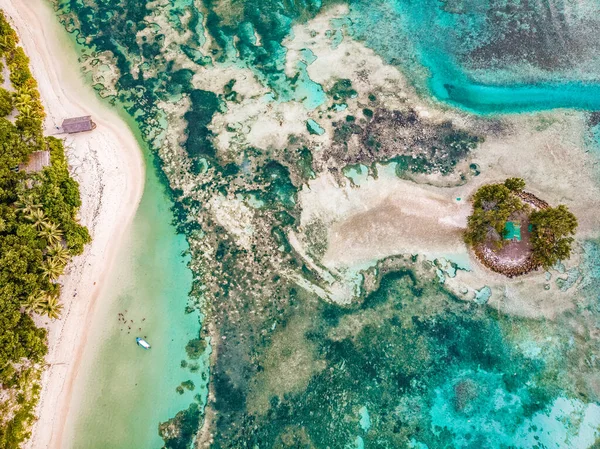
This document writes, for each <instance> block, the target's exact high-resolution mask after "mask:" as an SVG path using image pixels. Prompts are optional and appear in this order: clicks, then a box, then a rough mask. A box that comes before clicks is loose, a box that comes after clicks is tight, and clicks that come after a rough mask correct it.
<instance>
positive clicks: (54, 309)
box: [40, 295, 63, 320]
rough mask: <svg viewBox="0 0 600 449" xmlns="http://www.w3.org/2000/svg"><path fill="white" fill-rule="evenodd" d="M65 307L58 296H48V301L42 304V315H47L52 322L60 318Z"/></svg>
mask: <svg viewBox="0 0 600 449" xmlns="http://www.w3.org/2000/svg"><path fill="white" fill-rule="evenodd" d="M62 308H63V305H62V304H61V303H60V301H59V300H58V298H57V297H56V296H50V295H47V296H46V299H45V300H44V301H43V302H42V305H41V308H40V314H41V315H46V316H47V317H48V318H50V319H51V320H55V319H56V318H59V317H60V313H61V312H62Z"/></svg>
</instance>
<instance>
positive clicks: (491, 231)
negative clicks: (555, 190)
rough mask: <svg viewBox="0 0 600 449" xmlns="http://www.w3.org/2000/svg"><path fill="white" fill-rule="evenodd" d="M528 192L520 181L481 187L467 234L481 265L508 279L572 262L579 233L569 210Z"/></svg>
mask: <svg viewBox="0 0 600 449" xmlns="http://www.w3.org/2000/svg"><path fill="white" fill-rule="evenodd" d="M524 188H525V181H524V180H523V179H521V178H509V179H507V180H506V181H504V183H501V184H488V185H484V186H482V187H480V188H479V190H477V192H476V193H475V195H474V196H473V198H472V201H473V213H472V214H471V216H470V217H469V218H468V223H467V230H466V231H465V242H466V243H467V244H468V245H469V246H471V247H472V248H473V251H474V253H475V255H476V256H477V258H478V259H479V261H480V262H481V263H482V264H483V265H485V266H486V267H487V268H489V269H491V270H493V271H495V272H497V273H501V274H504V275H506V276H508V277H514V276H519V275H523V274H526V273H529V272H531V271H533V270H537V269H538V268H540V267H542V268H544V269H548V268H550V267H552V266H554V265H555V264H556V263H558V262H559V261H561V260H566V259H569V257H570V256H571V248H572V245H573V242H574V238H573V235H574V234H575V230H576V229H577V218H576V217H575V216H574V215H573V214H572V213H571V212H570V211H569V209H567V207H566V206H564V205H559V206H557V207H551V206H550V205H549V204H548V203H546V202H545V201H543V200H541V199H539V198H537V197H536V196H534V195H533V194H531V193H529V192H526V191H524Z"/></svg>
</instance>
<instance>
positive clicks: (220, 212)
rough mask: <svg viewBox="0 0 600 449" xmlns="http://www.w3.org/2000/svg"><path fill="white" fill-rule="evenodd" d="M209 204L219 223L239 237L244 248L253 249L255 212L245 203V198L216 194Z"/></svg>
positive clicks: (238, 240)
mask: <svg viewBox="0 0 600 449" xmlns="http://www.w3.org/2000/svg"><path fill="white" fill-rule="evenodd" d="M209 204H210V207H211V209H212V212H213V214H214V216H215V219H216V220H217V221H218V222H219V224H220V225H221V226H223V227H224V228H225V229H227V231H228V232H229V233H230V234H232V235H234V236H235V237H237V243H238V244H239V245H240V246H241V247H242V248H244V249H246V250H248V251H252V234H253V233H254V226H253V224H252V219H253V216H254V212H253V210H252V209H251V208H250V207H248V206H247V205H246V204H245V203H244V201H243V199H242V198H227V197H225V196H223V195H216V196H214V197H213V198H212V199H211V201H210V203H209Z"/></svg>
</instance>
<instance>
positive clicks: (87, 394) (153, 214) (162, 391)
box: [67, 154, 206, 449]
mask: <svg viewBox="0 0 600 449" xmlns="http://www.w3.org/2000/svg"><path fill="white" fill-rule="evenodd" d="M146 165H147V170H146V184H145V189H144V193H143V197H142V200H141V203H140V206H139V209H138V211H137V213H136V215H135V218H134V221H133V224H132V226H131V229H130V230H129V232H128V234H127V235H126V237H125V242H126V243H125V245H124V246H123V247H122V248H121V249H120V250H119V254H118V258H117V262H116V265H115V268H114V270H113V271H112V273H111V274H110V277H109V279H108V280H107V286H106V287H105V288H106V290H105V292H104V293H103V295H102V297H101V298H99V302H103V301H107V302H109V303H110V304H111V306H110V307H109V308H108V309H107V310H102V308H103V307H102V305H100V306H99V308H100V310H101V312H100V313H99V316H98V319H97V320H96V319H95V321H94V322H95V325H94V327H93V328H92V330H91V332H90V334H89V340H90V344H89V345H88V348H89V351H88V353H89V354H90V356H88V357H87V358H85V359H84V361H83V363H82V369H81V373H82V374H81V376H80V377H79V380H78V381H79V384H78V385H77V386H76V391H75V395H74V397H75V400H74V402H73V404H72V413H71V415H70V417H69V423H68V424H67V429H70V432H72V435H71V438H70V439H69V442H68V447H72V448H77V449H84V448H85V449H95V448H98V449H100V448H102V449H108V448H114V449H117V448H131V449H136V448H139V449H142V448H152V447H156V448H158V447H161V446H162V444H163V441H162V439H161V438H160V436H159V433H158V424H159V423H161V422H165V421H167V420H169V419H171V418H173V417H174V416H175V415H176V414H177V413H178V412H179V411H181V410H184V409H187V408H188V407H189V406H190V404H193V403H195V402H196V401H197V399H196V395H200V398H199V400H200V401H204V400H205V396H206V388H205V387H206V377H204V376H205V374H203V373H205V371H206V367H205V366H201V367H200V368H199V369H198V370H197V371H196V372H190V369H189V366H188V367H187V368H185V369H184V368H182V367H181V361H182V360H189V359H188V356H187V354H186V351H185V346H186V344H187V343H188V341H190V340H192V339H194V338H198V334H199V329H200V324H199V317H198V313H197V312H195V313H189V314H186V313H185V309H186V305H187V300H188V294H189V291H190V288H191V282H192V275H191V272H190V270H189V269H188V268H187V266H186V265H187V262H188V261H189V256H186V257H184V256H183V253H184V252H185V251H186V250H187V243H186V241H185V237H184V236H183V235H177V234H176V232H175V228H174V227H173V225H172V224H171V221H172V213H171V211H170V207H171V202H170V200H169V198H168V196H167V194H166V191H165V187H164V185H162V184H161V183H160V181H159V179H158V176H157V175H156V172H155V170H154V168H153V165H152V160H151V157H149V156H148V155H147V154H146ZM120 313H122V314H123V315H124V319H121V318H120V315H119V314H120ZM124 320H126V321H127V322H126V323H125V322H124ZM131 321H133V322H131ZM129 327H131V329H129ZM140 328H141V330H139V329H140ZM137 336H142V337H145V338H147V340H148V341H149V342H150V344H151V345H152V348H151V349H150V350H149V351H145V350H143V349H142V348H140V347H138V346H137V345H136V343H135V337H137ZM190 363H191V362H190ZM200 363H201V364H203V363H205V361H204V360H201V361H200ZM187 380H191V381H193V383H194V385H195V388H194V390H193V391H189V390H187V389H186V390H184V393H183V394H179V393H177V392H176V388H177V387H178V386H180V384H181V382H184V381H187Z"/></svg>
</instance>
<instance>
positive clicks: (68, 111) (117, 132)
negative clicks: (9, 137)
mask: <svg viewBox="0 0 600 449" xmlns="http://www.w3.org/2000/svg"><path fill="white" fill-rule="evenodd" d="M0 8H1V9H2V10H4V12H5V14H6V15H7V17H8V20H9V21H10V22H11V24H12V26H13V27H14V28H15V29H16V31H17V33H18V35H19V39H20V42H21V45H22V46H23V47H24V49H25V52H26V53H27V55H28V56H29V58H30V60H31V63H30V67H31V71H32V73H33V76H34V77H35V79H36V80H37V82H38V84H39V91H40V94H41V98H42V102H43V104H44V108H45V110H46V114H47V117H46V121H45V129H46V134H50V135H51V134H54V132H55V131H56V126H57V125H60V124H61V122H62V120H63V119H64V118H67V117H71V116H79V115H92V116H93V119H94V121H95V122H96V123H97V125H98V127H97V128H96V130H94V131H93V132H91V133H84V134H81V135H71V136H67V137H66V153H67V158H68V161H69V166H70V168H71V173H72V174H73V176H74V177H75V179H76V180H77V181H78V182H79V184H80V190H81V198H82V207H81V211H80V219H81V223H82V224H84V225H86V226H87V227H88V229H89V230H90V233H91V235H92V239H93V240H92V243H91V244H90V245H88V246H87V247H86V250H85V252H84V254H83V255H81V256H78V257H76V258H74V260H73V261H72V262H71V263H70V264H69V266H68V267H67V274H66V275H65V276H64V277H63V278H61V280H60V281H61V283H62V284H63V287H62V298H61V299H62V301H63V303H64V306H65V308H64V312H63V317H62V318H61V319H60V320H59V321H56V322H52V323H49V325H48V326H47V327H48V328H49V353H48V356H47V358H46V360H47V363H48V367H47V368H46V370H45V372H44V374H43V377H42V393H41V401H40V404H39V406H38V410H37V415H38V417H39V420H38V421H37V423H36V424H35V426H34V428H33V434H32V438H31V439H30V441H29V442H28V444H27V447H29V448H35V449H41V448H53V449H54V448H56V449H58V448H62V447H64V445H65V443H66V442H64V441H63V430H64V426H65V422H66V417H67V413H68V410H69V407H70V404H71V403H72V402H73V401H72V392H73V385H74V382H75V379H76V377H77V373H78V369H79V366H80V364H81V358H82V354H83V349H84V346H85V343H86V339H87V335H88V329H89V328H90V324H91V322H92V320H93V319H94V316H96V315H97V313H96V312H97V309H98V307H97V306H98V305H97V304H96V299H97V298H98V297H99V296H100V294H101V290H102V288H103V286H104V284H105V282H104V280H105V279H106V276H107V274H108V273H109V272H110V270H111V265H112V264H113V263H114V260H115V257H116V254H117V251H118V249H119V248H120V246H121V243H122V240H123V236H124V234H125V232H126V230H127V229H128V228H129V225H130V224H131V222H132V219H133V216H134V215H135V211H136V210H137V206H138V204H139V201H140V199H141V196H142V191H143V185H144V162H143V159H142V154H141V151H140V149H139V146H138V143H137V141H136V139H135V137H134V136H133V134H132V132H131V130H130V129H129V128H128V126H127V125H126V123H124V122H123V120H122V119H121V118H120V117H119V116H118V114H117V112H116V111H114V110H111V109H110V108H109V107H108V106H106V105H105V104H103V103H102V102H101V101H100V100H99V99H98V98H97V97H96V95H95V93H94V92H93V90H92V89H91V88H90V87H89V86H86V85H85V83H84V80H83V78H82V76H81V75H80V71H79V69H78V67H77V57H76V54H75V51H74V49H73V46H72V45H71V44H70V43H69V42H68V39H67V36H66V33H65V32H64V30H63V29H62V28H61V26H60V24H59V23H58V21H57V20H56V18H55V16H54V13H53V11H52V10H51V8H50V5H49V4H48V3H47V2H45V1H44V0H0ZM103 307H104V305H103ZM44 321H45V320H44Z"/></svg>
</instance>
